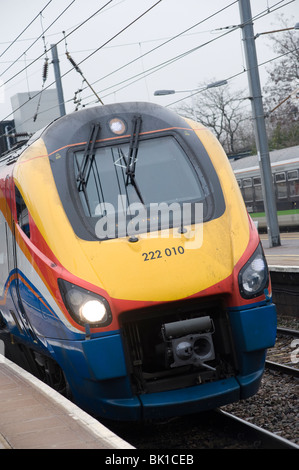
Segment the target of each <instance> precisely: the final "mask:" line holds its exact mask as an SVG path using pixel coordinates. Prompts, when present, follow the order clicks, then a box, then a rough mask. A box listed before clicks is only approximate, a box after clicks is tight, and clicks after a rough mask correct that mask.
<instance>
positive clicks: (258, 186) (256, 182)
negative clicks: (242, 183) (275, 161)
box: [253, 177, 263, 201]
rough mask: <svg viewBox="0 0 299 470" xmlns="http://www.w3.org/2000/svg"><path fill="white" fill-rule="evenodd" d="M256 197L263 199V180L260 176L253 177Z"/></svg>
mask: <svg viewBox="0 0 299 470" xmlns="http://www.w3.org/2000/svg"><path fill="white" fill-rule="evenodd" d="M253 188H254V197H255V200H256V201H262V200H263V192H262V182H261V178H260V177H255V178H253Z"/></svg>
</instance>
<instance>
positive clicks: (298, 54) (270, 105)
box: [263, 15, 299, 148]
mask: <svg viewBox="0 0 299 470" xmlns="http://www.w3.org/2000/svg"><path fill="white" fill-rule="evenodd" d="M279 18H280V21H281V29H285V28H289V27H291V25H293V24H295V20H294V19H292V20H291V21H290V20H288V21H286V20H285V18H284V16H283V15H280V17H279ZM292 21H293V23H292ZM290 23H291V24H290ZM268 38H269V41H270V42H271V44H272V47H273V50H274V52H275V53H276V54H277V55H278V56H281V57H280V58H279V59H277V60H275V61H274V62H272V64H271V66H270V67H269V68H268V70H267V72H268V74H269V77H268V80H267V83H266V86H265V87H264V89H263V94H264V103H265V110H266V113H267V114H268V131H269V136H270V139H269V144H270V147H271V148H282V147H288V146H291V145H297V144H298V143H299V138H298V136H299V32H298V31H295V30H293V29H292V30H289V31H284V32H279V33H276V34H271V35H269V37H268Z"/></svg>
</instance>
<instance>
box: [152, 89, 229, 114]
mask: <svg viewBox="0 0 299 470" xmlns="http://www.w3.org/2000/svg"><path fill="white" fill-rule="evenodd" d="M223 85H227V80H218V81H216V82H212V83H209V84H208V85H207V86H206V87H204V88H201V89H199V90H198V89H197V88H194V89H193V90H167V89H166V90H156V91H155V92H154V96H165V95H174V94H175V93H191V95H189V96H188V97H187V98H191V99H192V111H193V117H194V119H195V120H196V119H197V117H196V111H195V101H194V96H195V95H196V94H197V93H200V92H202V91H205V90H208V89H209V88H217V87H219V86H223Z"/></svg>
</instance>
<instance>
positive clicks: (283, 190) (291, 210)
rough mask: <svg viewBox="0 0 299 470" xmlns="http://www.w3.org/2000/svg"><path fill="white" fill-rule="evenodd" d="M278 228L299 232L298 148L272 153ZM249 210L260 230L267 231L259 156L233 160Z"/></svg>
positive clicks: (270, 154)
mask: <svg viewBox="0 0 299 470" xmlns="http://www.w3.org/2000/svg"><path fill="white" fill-rule="evenodd" d="M269 156H270V164H271V171H272V178H273V185H274V194H275V200H276V208H277V219H278V225H279V227H280V228H281V229H282V230H284V231H286V230H298V229H299V146H298V145H297V146H293V147H289V148H284V149H281V150H273V151H271V152H269ZM231 165H232V168H233V170H234V172H235V176H236V178H237V181H238V184H239V187H240V190H241V192H242V195H243V198H244V201H245V204H246V207H247V210H248V212H249V214H250V215H251V217H252V218H253V220H254V221H255V223H256V225H257V226H258V228H259V230H261V231H265V230H266V229H267V220H266V215H265V207H264V202H263V199H264V198H263V193H262V183H261V172H260V167H259V162H258V156H257V155H251V156H247V157H242V158H237V159H232V160H231Z"/></svg>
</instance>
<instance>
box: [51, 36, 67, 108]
mask: <svg viewBox="0 0 299 470" xmlns="http://www.w3.org/2000/svg"><path fill="white" fill-rule="evenodd" d="M51 51H52V59H53V60H52V64H53V66H54V74H55V81H56V90H57V97H58V104H59V111H60V116H64V115H65V106H64V97H63V89H62V83H61V75H60V67H59V59H58V53H57V45H56V44H51Z"/></svg>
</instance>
